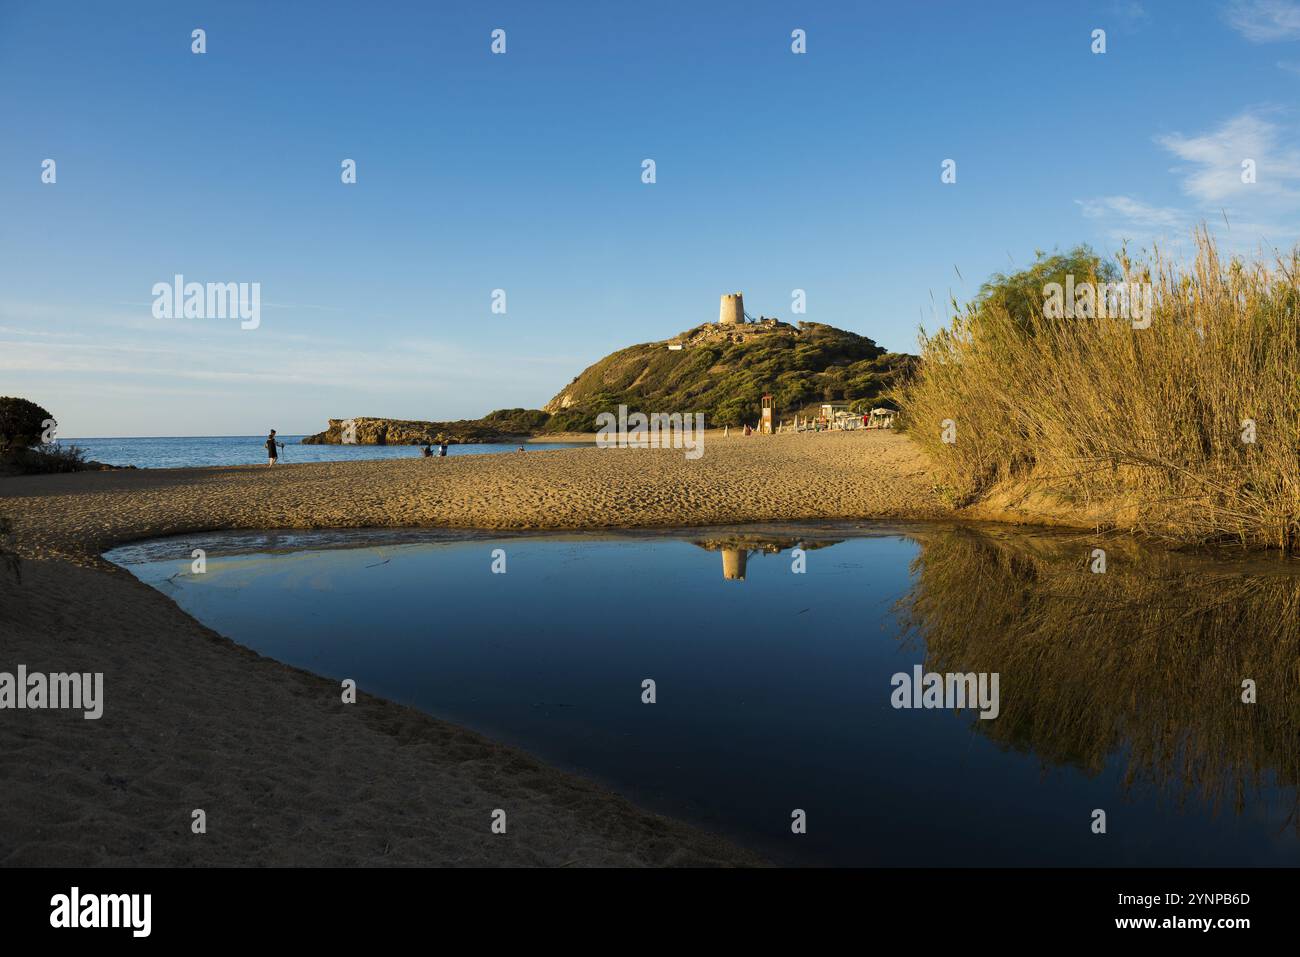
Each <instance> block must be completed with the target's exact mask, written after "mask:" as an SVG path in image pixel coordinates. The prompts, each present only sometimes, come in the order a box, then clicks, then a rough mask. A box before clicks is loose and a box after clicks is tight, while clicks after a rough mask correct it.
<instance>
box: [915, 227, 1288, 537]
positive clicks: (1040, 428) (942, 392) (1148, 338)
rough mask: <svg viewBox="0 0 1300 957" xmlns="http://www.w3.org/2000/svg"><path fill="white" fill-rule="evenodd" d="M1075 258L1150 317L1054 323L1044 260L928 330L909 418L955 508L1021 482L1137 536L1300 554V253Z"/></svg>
mask: <svg viewBox="0 0 1300 957" xmlns="http://www.w3.org/2000/svg"><path fill="white" fill-rule="evenodd" d="M1077 252H1078V251H1076V253H1077ZM1059 258H1061V257H1058V259H1059ZM1070 262H1071V263H1073V265H1074V267H1075V268H1076V269H1078V270H1079V271H1081V272H1082V274H1081V275H1072V276H1071V280H1072V282H1073V283H1075V284H1083V283H1092V284H1094V285H1103V284H1105V283H1106V282H1109V281H1112V280H1118V281H1119V282H1122V283H1123V284H1125V287H1126V288H1130V287H1131V288H1133V289H1136V290H1143V291H1145V290H1149V291H1148V292H1146V295H1148V296H1149V297H1150V298H1149V300H1148V302H1146V303H1142V302H1141V301H1140V300H1139V301H1138V302H1135V303H1131V304H1130V311H1131V312H1141V311H1145V312H1146V315H1144V316H1142V318H1141V319H1131V318H1128V317H1123V318H1115V317H1114V316H1113V315H1112V316H1110V317H1107V318H1100V317H1096V316H1088V315H1077V314H1076V315H1073V316H1060V315H1058V314H1057V312H1059V310H1057V311H1055V312H1054V310H1053V309H1052V308H1050V307H1049V306H1048V296H1047V293H1046V292H1044V291H1041V290H1038V291H1036V292H1035V289H1034V285H1033V284H1034V282H1035V281H1036V280H1038V279H1043V278H1046V277H1047V273H1048V272H1049V271H1048V270H1045V269H1044V268H1042V265H1043V264H1042V262H1041V261H1040V264H1039V266H1038V267H1036V269H1031V270H1029V271H1026V272H1025V273H1021V274H1018V275H1017V276H1013V277H997V281H995V282H992V283H990V284H986V286H985V287H984V289H983V290H982V291H981V295H980V296H979V297H978V298H977V299H976V300H975V301H974V302H973V303H971V304H969V305H968V306H967V307H966V308H965V309H964V310H960V311H957V312H958V314H957V315H956V317H955V318H954V319H953V321H952V323H951V325H950V326H949V327H948V328H946V329H943V330H941V331H939V332H938V333H937V334H935V335H932V336H930V335H926V334H925V332H924V331H922V338H921V345H922V359H923V361H922V362H921V364H920V368H919V369H918V371H917V373H916V375H915V376H914V377H913V378H912V379H911V380H910V381H909V382H908V383H906V384H905V385H904V386H903V387H902V388H901V390H900V392H899V394H898V399H899V401H900V404H901V407H902V409H903V425H904V427H905V428H907V430H908V431H909V433H910V434H912V436H913V437H914V438H915V439H916V440H917V441H918V442H920V443H921V444H922V445H923V446H924V447H926V448H927V450H928V451H930V452H931V453H932V454H933V456H934V457H935V459H936V461H937V462H938V463H939V465H940V468H941V469H942V470H943V471H944V472H946V474H947V479H946V481H947V483H948V486H949V488H950V490H951V492H952V495H953V497H954V498H955V499H956V500H957V502H958V503H959V504H972V503H975V502H978V501H979V500H980V499H981V498H984V497H986V496H988V495H989V494H990V493H991V492H993V491H995V490H996V489H998V488H999V487H1000V486H1003V485H1011V484H1028V485H1030V486H1033V487H1037V488H1040V489H1042V490H1043V491H1046V492H1049V493H1051V494H1052V495H1053V496H1054V497H1056V498H1057V499H1058V500H1059V501H1061V502H1062V503H1063V504H1065V505H1066V506H1067V507H1075V506H1078V507H1082V506H1085V505H1086V506H1087V507H1088V508H1089V509H1090V510H1091V511H1092V512H1094V513H1097V512H1099V511H1100V512H1101V513H1103V514H1106V515H1109V516H1114V518H1113V519H1111V520H1107V521H1103V522H1101V524H1110V525H1111V526H1112V527H1117V528H1123V529H1124V530H1127V531H1132V532H1139V533H1149V534H1153V535H1157V536H1161V537H1164V538H1167V539H1171V540H1176V541H1180V542H1189V543H1207V542H1223V541H1235V542H1240V543H1242V544H1246V545H1263V546H1271V547H1279V548H1284V549H1287V550H1289V551H1295V550H1297V548H1300V477H1298V476H1297V455H1300V289H1298V288H1297V275H1298V272H1297V271H1298V270H1300V252H1293V253H1292V254H1291V255H1290V257H1289V258H1287V257H1277V258H1275V259H1274V260H1272V261H1270V262H1265V261H1257V262H1244V261H1242V260H1240V259H1231V260H1225V259H1223V258H1221V257H1220V255H1219V251H1218V249H1217V248H1216V245H1215V243H1214V241H1213V240H1212V239H1211V238H1210V237H1209V235H1208V233H1207V232H1205V231H1204V230H1202V231H1199V232H1198V233H1197V234H1196V254H1195V257H1194V259H1193V261H1192V262H1191V263H1190V265H1179V264H1176V263H1174V262H1172V261H1169V260H1168V259H1165V258H1162V257H1161V255H1160V254H1159V253H1158V252H1157V253H1156V254H1154V255H1153V256H1152V257H1151V259H1150V261H1148V262H1144V263H1137V262H1133V261H1131V260H1130V259H1129V258H1128V257H1127V256H1126V255H1123V254H1121V255H1120V256H1119V257H1118V259H1117V264H1118V265H1115V264H1109V263H1103V262H1102V261H1100V260H1097V259H1095V258H1094V259H1092V260H1088V259H1087V258H1086V257H1083V258H1082V259H1081V258H1079V257H1077V256H1076V257H1075V258H1074V259H1073V260H1070ZM1057 278H1059V277H1057ZM1131 284H1137V285H1136V286H1131ZM1009 291H1010V292H1014V293H1015V294H1014V295H1013V294H1009ZM1081 311H1082V310H1081ZM1114 311H1115V310H1114V306H1113V304H1112V309H1111V312H1112V313H1113V312H1114Z"/></svg>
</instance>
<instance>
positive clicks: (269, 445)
mask: <svg viewBox="0 0 1300 957" xmlns="http://www.w3.org/2000/svg"><path fill="white" fill-rule="evenodd" d="M276 446H279V447H280V448H284V443H283V442H277V441H276V440H275V429H272V430H271V434H270V435H268V436H267V437H266V464H267V465H274V464H275V460H276V458H277V457H278V455H277V453H276V451H275V449H276Z"/></svg>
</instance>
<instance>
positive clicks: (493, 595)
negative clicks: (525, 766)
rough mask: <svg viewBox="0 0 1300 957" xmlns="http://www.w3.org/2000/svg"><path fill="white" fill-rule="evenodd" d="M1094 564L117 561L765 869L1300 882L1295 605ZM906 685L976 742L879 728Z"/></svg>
mask: <svg viewBox="0 0 1300 957" xmlns="http://www.w3.org/2000/svg"><path fill="white" fill-rule="evenodd" d="M1093 544H1095V543H1089V542H1085V541H1083V540H1076V539H1070V538H1068V537H1061V536H1055V535H1047V534H1038V535H1034V534H1025V533H1012V532H1008V531H1006V530H1003V531H1002V532H1000V533H998V534H996V535H986V534H985V533H983V532H981V531H979V530H977V529H973V528H966V527H961V528H946V527H939V526H925V527H905V526H870V525H868V526H862V525H855V526H843V527H835V526H826V525H819V526H771V527H765V528H754V527H739V528H733V529H696V530H690V531H682V532H675V533H661V534H637V535H591V536H556V535H546V536H536V537H534V536H508V535H507V536H502V535H486V534H477V533H463V534H459V533H447V532H442V533H438V532H405V533H393V532H388V533H365V532H338V533H292V534H291V533H260V534H251V535H250V534H242V535H241V534H229V535H215V534H214V535H210V536H198V537H196V536H188V537H186V538H185V539H183V540H182V539H179V538H178V539H168V540H161V541H156V542H151V543H145V544H143V545H139V546H131V547H127V548H123V549H118V550H117V551H116V552H114V553H111V554H110V555H109V556H108V557H109V558H110V559H113V560H115V561H118V562H119V563H122V564H124V565H126V567H128V568H129V569H130V570H131V571H132V572H133V573H134V574H135V575H136V576H138V577H139V578H140V579H142V580H143V581H145V582H147V583H149V584H151V585H153V586H155V587H157V588H159V589H161V590H162V591H163V592H164V593H165V594H167V595H169V596H170V597H172V598H173V599H174V600H175V601H176V602H177V603H178V604H179V605H180V606H181V607H182V608H184V609H185V610H186V611H187V612H189V613H190V614H191V615H193V616H194V617H196V618H198V619H199V620H200V621H202V622H204V623H205V624H207V625H208V626H210V627H212V628H213V629H215V630H217V631H218V632H220V633H222V634H224V635H227V636H229V637H230V638H232V639H233V640H235V641H237V642H239V643H241V644H243V645H246V646H248V647H249V648H252V649H254V650H255V651H257V652H259V653H261V654H264V655H268V656H270V657H272V658H276V659H278V660H280V661H284V662H287V663H289V664H292V665H295V666H298V667H301V668H306V669H308V670H311V671H314V672H317V673H319V674H322V675H327V676H330V677H332V678H335V679H339V680H342V679H344V678H353V679H355V680H356V681H357V684H358V686H359V688H360V689H361V690H362V691H365V692H369V693H372V694H377V695H380V696H383V697H386V698H389V699H392V700H394V701H398V702H401V703H404V704H408V705H412V706H414V707H417V708H420V709H423V710H425V711H427V712H428V713H430V714H433V715H436V716H438V717H440V718H445V719H448V720H450V721H454V722H457V723H460V724H464V725H467V726H469V727H472V728H474V729H476V730H479V731H481V732H483V733H485V734H487V735H489V736H491V737H493V738H496V739H498V740H501V741H505V742H508V743H510V744H513V745H516V746H519V747H521V748H524V749H526V750H528V751H530V752H532V753H534V754H536V755H537V756H538V757H540V758H542V759H543V760H546V761H548V762H550V763H552V764H555V765H557V766H560V767H564V768H566V769H569V770H573V771H576V772H578V773H581V774H583V775H586V776H587V777H590V778H593V779H595V780H597V781H599V782H601V783H603V784H605V785H607V786H608V787H610V788H612V789H614V790H616V791H618V792H620V793H622V794H624V795H626V796H627V797H629V798H630V799H632V800H634V801H636V802H637V803H639V804H641V805H643V806H645V807H648V808H651V809H654V810H657V811H660V812H663V813H666V814H670V815H673V816H676V817H679V818H683V819H686V820H690V821H692V822H694V823H696V824H698V825H700V826H702V827H704V828H707V829H710V830H713V831H717V832H720V833H725V834H727V835H729V836H731V837H732V838H734V839H735V840H737V841H738V842H740V843H743V844H747V845H749V846H751V847H754V848H755V849H757V850H759V851H761V852H762V853H764V854H766V855H768V856H769V857H770V858H771V859H772V860H774V861H777V862H779V863H789V864H831V865H864V866H872V865H887V866H931V865H952V866H965V865H1121V866H1123V865H1145V866H1184V865H1193V866H1194V865H1250V864H1256V865H1282V864H1288V865H1290V864H1295V863H1297V862H1300V841H1298V840H1297V815H1296V809H1297V788H1296V785H1297V781H1298V780H1300V693H1298V692H1297V681H1296V672H1295V662H1296V661H1297V660H1300V647H1298V646H1300V639H1298V633H1297V627H1296V612H1297V609H1298V608H1300V576H1297V575H1296V574H1294V572H1293V570H1292V569H1291V568H1290V567H1289V566H1286V565H1282V564H1280V563H1266V564H1263V565H1260V564H1254V565H1244V564H1241V563H1238V562H1231V561H1225V560H1208V559H1198V560H1193V559H1187V558H1181V557H1178V556H1172V555H1169V554H1166V553H1159V552H1148V551H1142V550H1139V549H1137V548H1136V546H1130V545H1125V544H1118V545H1115V546H1113V547H1111V549H1110V560H1109V563H1108V571H1107V573H1106V574H1104V575H1097V574H1093V573H1091V572H1090V570H1089V563H1088V561H1087V556H1088V555H1089V551H1090V549H1091V547H1092V546H1093ZM196 547H200V548H204V549H205V550H206V551H207V568H206V571H205V572H204V573H203V574H195V573H194V572H193V570H192V565H191V550H192V549H193V548H196ZM494 567H495V568H496V571H494ZM800 568H802V569H803V570H802V571H800V570H798V569H800ZM916 666H920V667H921V669H922V672H923V673H928V672H935V673H939V674H948V673H952V674H973V675H986V676H987V675H992V674H997V675H998V676H999V680H998V685H997V688H998V698H999V700H998V707H997V716H996V717H995V718H992V719H991V720H990V719H982V718H980V716H979V712H978V711H976V710H971V709H969V708H968V709H965V710H960V711H958V710H951V709H945V708H941V707H940V708H924V707H916V708H897V707H894V704H895V703H896V702H897V700H898V694H897V692H896V684H897V682H896V680H895V679H894V676H895V675H897V674H905V675H908V676H909V677H910V676H911V675H912V674H913V670H914V668H915V667H916ZM647 679H650V680H652V681H653V682H654V692H655V701H654V703H652V704H650V703H646V702H645V701H644V700H643V699H644V698H645V697H646V691H645V684H644V682H645V681H646V680H647ZM1246 679H1250V680H1251V681H1254V682H1255V683H1256V688H1257V694H1258V701H1257V703H1255V704H1247V703H1243V702H1242V701H1241V695H1242V682H1243V680H1246ZM918 698H919V695H918ZM986 710H987V709H986ZM796 809H799V810H802V811H804V812H805V813H806V820H807V832H806V833H804V834H795V833H792V828H791V822H792V813H793V812H794V811H795V810H796ZM1097 810H1102V811H1104V812H1105V815H1106V819H1105V824H1106V830H1105V833H1104V834H1103V833H1094V826H1095V825H1094V821H1095V820H1096V819H1097V818H1096V814H1095V811H1097Z"/></svg>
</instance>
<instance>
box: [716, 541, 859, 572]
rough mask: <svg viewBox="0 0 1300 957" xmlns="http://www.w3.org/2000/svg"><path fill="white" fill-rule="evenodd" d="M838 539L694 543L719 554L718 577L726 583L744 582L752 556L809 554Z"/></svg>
mask: <svg viewBox="0 0 1300 957" xmlns="http://www.w3.org/2000/svg"><path fill="white" fill-rule="evenodd" d="M842 541H844V539H842V538H837V539H834V540H822V541H814V542H805V541H804V540H802V539H799V538H772V537H769V536H763V535H729V536H726V537H724V538H709V539H704V540H703V541H697V542H694V543H693V544H695V545H698V546H699V547H700V548H703V549H705V550H707V551H710V552H722V577H723V578H725V579H727V580H728V581H744V580H745V571H746V568H747V566H748V564H749V556H750V555H752V554H754V553H755V552H761V553H763V554H765V555H778V554H780V553H781V552H783V551H785V550H786V549H787V548H795V547H796V546H797V547H799V548H802V549H803V550H804V551H806V552H810V551H812V550H813V549H816V548H826V547H828V546H830V545H838V544H839V543H840V542H842Z"/></svg>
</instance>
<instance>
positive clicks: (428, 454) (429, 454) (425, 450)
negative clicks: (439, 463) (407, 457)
mask: <svg viewBox="0 0 1300 957" xmlns="http://www.w3.org/2000/svg"><path fill="white" fill-rule="evenodd" d="M420 454H421V455H423V456H424V457H425V458H426V459H427V458H431V457H432V456H433V448H432V447H431V446H430V445H429V443H428V442H426V443H424V448H422V449H420Z"/></svg>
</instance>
